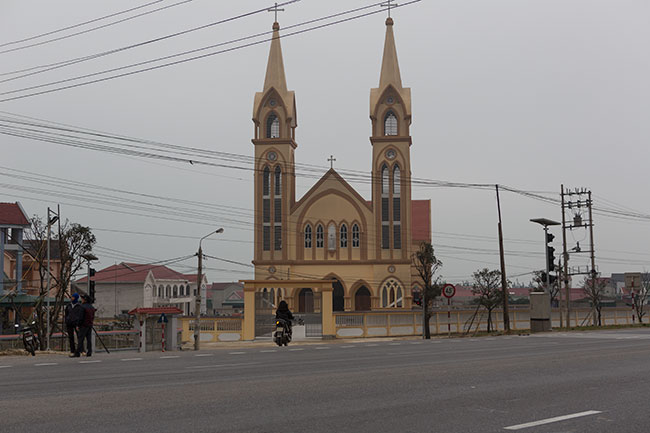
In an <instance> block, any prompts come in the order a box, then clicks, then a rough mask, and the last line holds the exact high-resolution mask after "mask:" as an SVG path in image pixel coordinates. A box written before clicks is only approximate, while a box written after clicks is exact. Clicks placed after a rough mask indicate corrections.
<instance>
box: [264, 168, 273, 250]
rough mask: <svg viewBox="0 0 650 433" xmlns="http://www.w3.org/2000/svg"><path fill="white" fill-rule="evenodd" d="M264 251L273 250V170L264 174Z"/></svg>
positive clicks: (268, 170) (267, 169)
mask: <svg viewBox="0 0 650 433" xmlns="http://www.w3.org/2000/svg"><path fill="white" fill-rule="evenodd" d="M262 179H263V180H262V249H263V250H264V251H270V250H271V170H270V169H269V167H268V166H265V167H264V171H263V173H262Z"/></svg>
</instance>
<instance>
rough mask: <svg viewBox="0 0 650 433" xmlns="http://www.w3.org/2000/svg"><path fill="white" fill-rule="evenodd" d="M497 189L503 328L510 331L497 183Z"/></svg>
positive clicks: (497, 186) (497, 187)
mask: <svg viewBox="0 0 650 433" xmlns="http://www.w3.org/2000/svg"><path fill="white" fill-rule="evenodd" d="M495 186H496V190H497V210H498V212H499V258H500V261H501V290H503V330H504V331H505V332H506V334H508V333H510V312H509V311H508V281H507V279H506V259H505V253H504V251H503V227H502V225H501V202H500V201H499V185H495Z"/></svg>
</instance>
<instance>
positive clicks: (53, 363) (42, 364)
mask: <svg viewBox="0 0 650 433" xmlns="http://www.w3.org/2000/svg"><path fill="white" fill-rule="evenodd" d="M45 365H59V363H58V362H42V363H40V364H34V367H42V366H45Z"/></svg>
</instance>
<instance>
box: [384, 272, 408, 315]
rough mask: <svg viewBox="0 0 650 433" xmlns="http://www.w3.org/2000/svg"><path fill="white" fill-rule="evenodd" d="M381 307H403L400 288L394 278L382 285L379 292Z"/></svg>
mask: <svg viewBox="0 0 650 433" xmlns="http://www.w3.org/2000/svg"><path fill="white" fill-rule="evenodd" d="M381 305H382V307H387V308H401V307H402V305H403V302H402V286H401V285H400V283H399V282H398V281H397V280H395V279H394V278H391V279H389V280H388V281H386V283H384V286H383V288H382V290H381Z"/></svg>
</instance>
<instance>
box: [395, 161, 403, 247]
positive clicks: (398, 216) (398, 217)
mask: <svg viewBox="0 0 650 433" xmlns="http://www.w3.org/2000/svg"><path fill="white" fill-rule="evenodd" d="M400 193H401V184H400V169H399V165H397V164H395V167H393V248H395V249H396V250H399V249H400V248H402V207H401V198H400Z"/></svg>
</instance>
